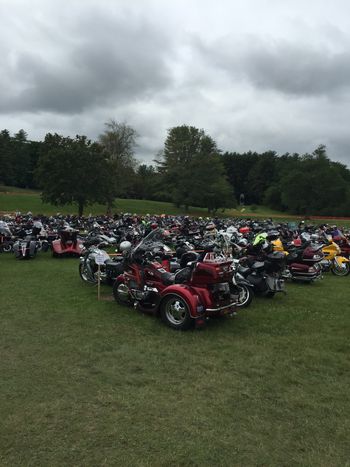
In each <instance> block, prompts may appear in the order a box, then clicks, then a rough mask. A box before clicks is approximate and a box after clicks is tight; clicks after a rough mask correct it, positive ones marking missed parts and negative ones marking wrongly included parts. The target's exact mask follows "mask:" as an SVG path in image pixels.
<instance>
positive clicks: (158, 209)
mask: <svg viewBox="0 0 350 467" xmlns="http://www.w3.org/2000/svg"><path fill="white" fill-rule="evenodd" d="M241 209H242V208H237V209H229V210H225V212H224V213H222V212H221V211H219V212H218V215H225V216H232V217H235V216H238V215H249V214H254V215H261V216H270V215H275V216H285V214H283V213H279V212H278V211H273V210H271V209H269V208H266V207H263V206H252V207H249V206H246V207H245V208H243V211H242V210H241ZM1 211H9V212H16V211H20V212H23V213H26V212H28V211H31V212H33V213H36V214H39V213H41V214H49V215H54V214H56V213H57V212H60V213H66V214H77V206H75V205H66V206H53V205H51V204H48V203H43V202H42V200H41V198H40V192H38V191H34V190H23V189H19V188H15V187H4V186H0V212H1ZM105 211H106V207H105V206H103V205H101V204H94V205H92V206H88V207H86V209H85V212H84V214H85V215H88V214H89V213H91V214H93V215H96V214H103V213H105ZM115 212H131V213H137V214H141V215H142V214H147V213H149V214H174V215H176V214H184V210H183V208H177V207H176V206H174V205H173V204H171V203H164V202H161V201H148V200H137V199H117V200H116V203H115ZM186 214H188V215H193V216H207V210H206V209H204V208H196V207H190V209H189V211H188V212H187V213H186Z"/></svg>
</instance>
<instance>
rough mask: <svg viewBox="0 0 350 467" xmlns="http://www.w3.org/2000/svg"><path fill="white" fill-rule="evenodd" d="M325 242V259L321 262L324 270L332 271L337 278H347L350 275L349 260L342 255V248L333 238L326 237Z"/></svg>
mask: <svg viewBox="0 0 350 467" xmlns="http://www.w3.org/2000/svg"><path fill="white" fill-rule="evenodd" d="M325 240H326V241H327V244H326V245H324V246H323V247H322V252H323V254H324V259H322V260H321V262H320V264H321V267H322V270H323V271H325V272H328V271H331V273H332V274H334V275H335V276H347V275H348V274H349V273H350V262H349V259H348V258H346V257H345V256H342V255H341V248H340V246H339V245H338V244H337V243H335V242H334V241H333V240H332V237H331V236H326V238H325Z"/></svg>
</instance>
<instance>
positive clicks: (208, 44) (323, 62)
mask: <svg viewBox="0 0 350 467" xmlns="http://www.w3.org/2000/svg"><path fill="white" fill-rule="evenodd" d="M348 12H349V5H348V2H346V1H345V0H334V2H327V1H326V0H309V1H308V2H305V1H302V0H285V1H284V2H281V1H277V0H249V1H247V2H243V1H240V2H237V3H236V4H235V6H233V3H232V1H231V0H219V1H218V2H216V3H213V2H211V1H209V0H191V2H188V0H187V1H186V0H175V1H174V2H164V0H133V1H132V2H128V3H127V2H125V0H113V1H111V0H100V1H99V2H96V1H95V0H84V2H82V1H81V0H71V2H69V4H68V3H66V2H59V1H57V0H50V2H47V1H46V2H45V1H43V0H32V1H31V6H30V8H28V5H27V1H26V0H2V1H1V2H0V54H1V57H2V60H1V61H0V129H3V128H8V129H9V130H10V131H11V132H15V131H18V129H20V128H23V129H25V130H26V131H27V132H28V134H29V137H30V138H31V139H42V138H43V137H44V136H45V134H46V133H47V132H57V133H60V134H62V135H70V136H74V135H76V134H85V135H87V136H88V137H89V138H91V139H95V138H97V136H98V135H99V134H100V133H101V132H102V131H103V130H104V122H106V121H107V120H109V119H110V118H113V119H115V120H117V121H125V122H127V123H128V124H130V125H131V126H133V127H134V128H135V130H136V131H137V132H138V133H139V135H140V137H139V139H138V143H139V146H138V148H137V150H136V153H137V156H138V157H140V158H141V159H143V160H146V161H148V162H151V161H152V159H153V157H154V155H155V154H156V153H157V151H158V150H159V149H161V148H162V147H163V144H164V141H165V138H166V136H167V130H168V129H169V128H171V127H173V126H176V125H181V124H189V125H193V126H196V127H197V128H203V129H204V130H205V131H206V132H207V133H208V134H210V135H211V136H212V137H213V138H214V139H215V140H216V141H217V143H218V146H219V147H220V148H221V149H222V150H224V151H226V150H227V151H240V152H243V151H248V150H255V151H265V150H267V149H272V150H275V151H277V152H278V153H280V154H282V153H285V152H299V153H305V152H312V151H313V150H314V149H315V148H316V147H317V145H319V144H322V143H324V144H326V145H327V147H328V153H329V156H330V157H331V158H333V159H335V160H342V161H343V162H346V163H347V164H349V165H350V138H349V136H348V134H349V131H348V120H349V114H350V89H349V84H350V60H349V58H350V52H349V50H350V48H349V44H350V34H349V30H350V15H349V14H348Z"/></svg>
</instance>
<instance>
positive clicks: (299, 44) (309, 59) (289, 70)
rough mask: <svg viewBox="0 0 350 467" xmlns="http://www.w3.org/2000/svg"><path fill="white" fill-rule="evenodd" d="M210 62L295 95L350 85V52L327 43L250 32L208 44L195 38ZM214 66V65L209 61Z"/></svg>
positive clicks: (325, 92)
mask: <svg viewBox="0 0 350 467" xmlns="http://www.w3.org/2000/svg"><path fill="white" fill-rule="evenodd" d="M195 44H196V46H197V50H198V52H199V54H200V55H201V56H202V57H203V59H204V60H205V61H206V63H207V64H214V65H215V67H217V68H218V69H220V70H223V71H225V72H226V73H227V75H228V76H229V77H230V78H231V79H233V80H241V81H243V82H249V83H250V84H251V85H252V86H254V87H256V88H260V89H263V90H270V91H276V92H281V93H284V94H290V95H294V96H301V97H306V96H317V95H329V94H332V95H334V94H336V93H341V92H342V91H344V90H346V91H348V90H349V89H350V52H349V50H348V48H347V47H345V46H347V45H348V44H344V50H342V51H334V50H332V49H331V48H330V47H328V46H327V45H326V44H322V43H321V44H320V43H318V44H317V46H314V45H313V44H312V43H311V44H307V43H306V44H305V43H304V42H303V41H301V40H299V41H288V40H284V39H278V40H276V39H274V40H273V39H271V40H264V39H261V38H260V37H254V36H247V37H246V39H245V40H242V39H241V38H240V39H239V40H238V39H237V38H236V41H235V40H234V38H233V39H232V38H231V39H230V40H229V41H228V43H227V42H222V41H218V42H215V43H214V44H212V45H210V46H208V45H204V44H203V43H201V42H198V41H195ZM209 66H210V65H209Z"/></svg>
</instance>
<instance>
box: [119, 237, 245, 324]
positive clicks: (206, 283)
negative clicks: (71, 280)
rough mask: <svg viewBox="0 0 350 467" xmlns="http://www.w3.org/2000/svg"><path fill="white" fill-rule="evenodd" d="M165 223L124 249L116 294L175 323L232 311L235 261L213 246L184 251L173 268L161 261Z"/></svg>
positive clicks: (198, 321) (194, 321)
mask: <svg viewBox="0 0 350 467" xmlns="http://www.w3.org/2000/svg"><path fill="white" fill-rule="evenodd" d="M163 251H164V250H163V234H162V230H161V229H155V230H153V231H151V232H150V233H149V234H148V235H147V236H146V237H145V238H144V239H143V240H142V241H141V242H140V243H139V244H138V245H137V246H136V247H135V248H132V249H130V250H129V251H128V252H127V253H126V254H125V259H124V273H123V274H121V275H120V276H118V277H117V279H116V281H115V283H114V285H113V295H114V298H115V300H116V301H117V302H118V303H120V304H123V305H129V306H130V305H131V306H132V305H133V306H134V307H135V308H137V309H139V310H140V311H142V312H148V313H152V314H156V315H160V317H161V319H162V320H163V322H164V323H165V324H167V325H168V326H170V327H171V328H173V329H177V330H185V329H189V328H190V327H192V325H195V326H196V327H202V326H204V325H205V323H206V321H207V319H208V318H210V317H218V316H224V315H232V314H234V312H235V305H236V303H235V297H234V296H233V294H232V293H231V290H230V283H231V281H232V261H229V260H227V259H226V258H223V257H221V256H218V255H216V254H215V253H213V252H208V253H205V252H203V253H202V255H200V254H199V253H196V252H194V251H189V252H185V253H184V254H183V255H182V256H181V260H180V268H179V269H178V270H177V271H175V272H174V273H171V272H169V271H167V270H166V269H165V267H164V263H161V262H159V258H161V257H162V256H163Z"/></svg>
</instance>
